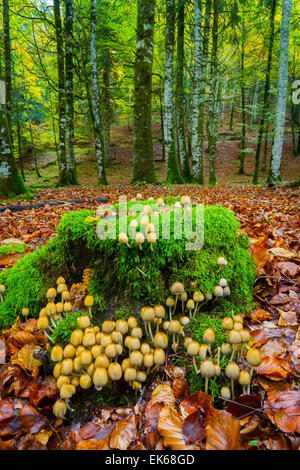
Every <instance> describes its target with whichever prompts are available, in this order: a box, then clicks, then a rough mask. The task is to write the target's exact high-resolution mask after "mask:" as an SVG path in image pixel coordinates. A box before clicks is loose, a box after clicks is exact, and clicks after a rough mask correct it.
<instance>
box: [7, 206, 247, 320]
mask: <svg viewBox="0 0 300 470" xmlns="http://www.w3.org/2000/svg"><path fill="white" fill-rule="evenodd" d="M153 203H154V201H146V202H145V203H142V204H153ZM129 207H130V203H129ZM116 208H118V207H117V206H116ZM193 211H194V209H193ZM172 214H174V212H171V236H170V239H169V240H166V239H161V238H159V239H158V241H157V242H156V243H155V245H154V247H153V251H151V249H150V245H149V244H148V243H147V242H145V243H144V245H143V249H142V251H140V250H139V247H138V245H137V244H136V243H135V242H134V241H132V240H129V243H130V245H131V248H128V247H127V246H126V245H121V244H120V243H119V242H118V239H116V240H110V239H107V240H100V239H99V238H98V237H97V235H96V224H95V222H94V223H93V222H88V221H87V220H89V219H87V217H89V218H91V217H90V216H92V217H94V215H95V214H94V212H92V211H88V210H81V211H78V212H70V213H68V214H66V215H64V216H63V218H62V220H61V223H60V225H59V227H58V236H57V237H56V238H55V239H53V240H52V241H50V242H49V243H48V244H47V245H46V246H44V247H43V248H41V249H39V250H37V251H36V252H34V253H30V254H28V255H26V256H25V257H24V258H23V259H21V260H20V261H19V262H18V263H17V264H16V265H15V266H13V267H12V268H9V269H7V270H6V271H4V272H3V273H1V274H0V284H4V285H5V286H6V292H5V295H4V302H2V303H1V304H0V328H5V327H9V326H10V325H12V324H13V322H14V321H15V319H16V317H17V315H20V314H21V311H22V309H23V308H24V307H28V308H29V310H30V314H31V315H32V316H38V313H39V311H40V309H41V308H42V307H43V306H44V304H45V299H46V298H45V294H46V291H47V289H48V288H49V287H50V286H53V285H55V284H56V279H57V277H58V276H59V275H63V276H64V277H65V278H66V279H67V282H68V285H70V284H72V283H73V282H79V281H81V278H82V274H83V271H84V269H85V268H92V269H93V272H94V274H93V277H92V279H91V280H90V283H89V292H90V293H91V294H92V295H93V296H94V298H95V305H94V312H93V313H95V314H98V315H99V314H100V315H101V312H102V313H103V314H105V308H106V307H105V302H103V299H104V301H109V300H110V299H112V298H116V297H119V299H124V301H126V302H127V303H129V305H132V306H133V305H135V306H136V310H137V309H138V306H139V305H147V304H148V305H155V304H158V303H160V304H165V299H166V297H167V296H168V295H169V287H170V285H171V284H172V282H173V281H175V280H178V281H181V282H183V283H184V285H185V287H186V289H187V290H188V291H189V284H190V282H191V281H196V282H197V285H198V290H201V291H202V292H203V293H204V294H206V293H208V292H210V293H212V292H213V290H214V287H215V286H216V285H217V284H218V282H219V279H220V278H221V277H225V278H226V279H227V282H228V285H229V286H230V289H231V295H230V297H226V298H222V299H221V300H216V301H213V302H209V303H207V304H205V305H204V306H203V307H202V308H201V310H202V311H205V312H210V314H214V315H216V314H217V315H219V316H224V315H228V314H230V313H231V311H234V312H235V313H237V312H239V313H245V312H248V311H251V309H252V290H253V284H254V279H255V266H254V262H253V260H252V259H251V256H250V253H249V251H248V244H249V240H248V238H247V237H246V236H245V235H244V234H238V229H239V223H238V221H237V220H236V218H235V216H234V214H233V213H232V212H231V211H229V210H228V209H225V208H223V207H221V206H207V207H205V208H204V230H205V232H204V246H203V248H202V249H201V250H187V249H186V242H187V240H186V239H185V238H184V237H183V238H182V239H179V240H176V239H175V240H174V221H173V218H172V217H173V216H172ZM193 217H194V212H193ZM131 218H133V216H131V217H128V219H129V220H128V223H129V221H130V219H131ZM86 219H87V220H86ZM193 222H194V218H193ZM116 224H117V233H118V224H119V219H116ZM219 256H223V257H225V258H226V259H227V261H228V265H227V266H225V267H224V268H223V269H222V270H220V269H219V266H218V264H217V259H218V257H219ZM189 292H190V291H189ZM118 308H119V307H118ZM132 313H136V314H139V312H138V311H136V312H135V311H134V310H133V312H132Z"/></svg>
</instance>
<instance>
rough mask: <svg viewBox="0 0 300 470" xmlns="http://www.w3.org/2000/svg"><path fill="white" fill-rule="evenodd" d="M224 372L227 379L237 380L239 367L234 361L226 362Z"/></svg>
mask: <svg viewBox="0 0 300 470" xmlns="http://www.w3.org/2000/svg"><path fill="white" fill-rule="evenodd" d="M225 374H226V375H227V377H228V378H229V379H233V380H237V379H238V378H239V375H240V368H239V366H238V365H237V363H236V362H230V363H229V364H227V366H226V369H225Z"/></svg>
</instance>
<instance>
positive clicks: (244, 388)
mask: <svg viewBox="0 0 300 470" xmlns="http://www.w3.org/2000/svg"><path fill="white" fill-rule="evenodd" d="M246 393H247V390H246V385H243V394H244V395H246Z"/></svg>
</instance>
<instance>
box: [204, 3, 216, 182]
mask: <svg viewBox="0 0 300 470" xmlns="http://www.w3.org/2000/svg"><path fill="white" fill-rule="evenodd" d="M213 10H214V15H213V26H212V50H211V80H210V93H209V102H208V116H207V124H206V126H207V138H208V146H209V180H208V182H209V184H211V185H214V184H216V182H217V176H216V153H217V131H216V128H215V121H216V112H217V109H216V94H217V71H218V55H217V54H218V27H219V0H213Z"/></svg>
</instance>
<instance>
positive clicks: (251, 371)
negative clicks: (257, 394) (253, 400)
mask: <svg viewBox="0 0 300 470" xmlns="http://www.w3.org/2000/svg"><path fill="white" fill-rule="evenodd" d="M253 371H254V369H253V367H252V366H251V369H250V382H249V385H248V388H247V391H248V394H249V395H250V387H251V380H252V376H253Z"/></svg>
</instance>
